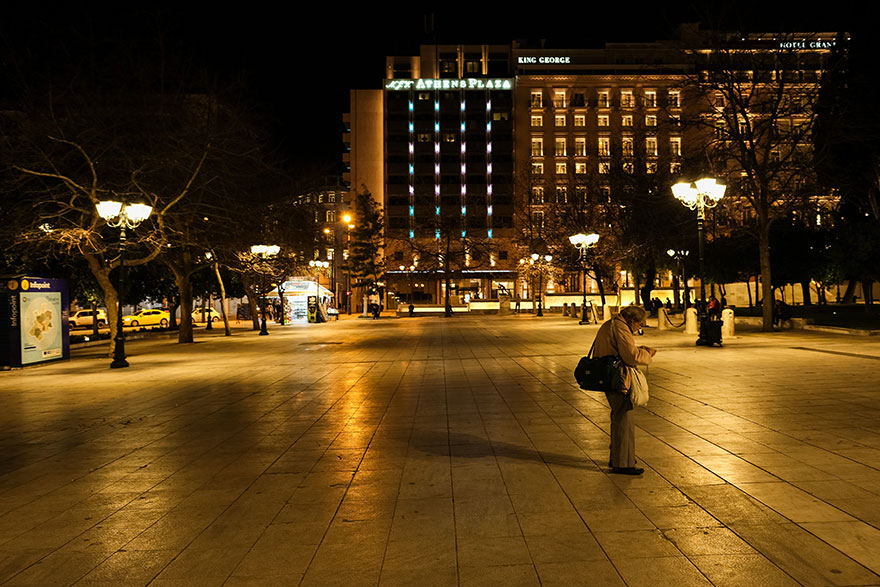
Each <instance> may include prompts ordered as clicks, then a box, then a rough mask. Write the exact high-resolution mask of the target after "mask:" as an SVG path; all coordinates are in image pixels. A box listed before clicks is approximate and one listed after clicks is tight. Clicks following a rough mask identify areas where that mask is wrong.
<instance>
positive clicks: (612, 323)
mask: <svg viewBox="0 0 880 587" xmlns="http://www.w3.org/2000/svg"><path fill="white" fill-rule="evenodd" d="M608 355H618V356H619V357H620V358H621V359H622V360H623V362H624V363H626V364H627V365H629V366H630V367H635V366H636V365H648V364H650V363H651V359H652V358H653V357H651V353H649V352H648V351H646V350H645V349H642V348H639V346H638V345H637V344H636V339H635V337H634V336H633V333H632V331H631V330H630V329H629V326H628V325H627V323H626V320H624V319H623V317H622V316H619V315H618V316H615V317H614V318H612V319H611V320H609V321H608V322H606V323H605V324H603V325H602V326H601V327H600V328H599V332H597V333H596V342H595V346H594V347H593V356H594V357H606V356H608ZM630 384H631V381H630V375H629V373H626V375H625V377H624V381H623V386H624V389H629V388H630Z"/></svg>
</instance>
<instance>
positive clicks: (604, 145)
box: [599, 137, 611, 157]
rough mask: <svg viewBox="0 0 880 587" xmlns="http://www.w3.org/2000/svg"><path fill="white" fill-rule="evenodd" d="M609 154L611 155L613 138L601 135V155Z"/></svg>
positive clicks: (606, 155)
mask: <svg viewBox="0 0 880 587" xmlns="http://www.w3.org/2000/svg"><path fill="white" fill-rule="evenodd" d="M609 155H611V139H609V138H608V137H599V156H600V157H608V156H609Z"/></svg>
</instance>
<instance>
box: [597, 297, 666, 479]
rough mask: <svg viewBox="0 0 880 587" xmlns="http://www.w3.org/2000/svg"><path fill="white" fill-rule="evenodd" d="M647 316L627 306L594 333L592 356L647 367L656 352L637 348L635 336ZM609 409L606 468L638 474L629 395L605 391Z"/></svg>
mask: <svg viewBox="0 0 880 587" xmlns="http://www.w3.org/2000/svg"><path fill="white" fill-rule="evenodd" d="M647 317H648V313H647V312H645V310H644V308H641V307H640V306H627V307H625V308H623V309H622V310H621V311H620V314H618V315H617V316H615V317H614V318H612V319H611V320H609V321H608V322H606V323H605V324H603V325H602V327H601V328H599V332H597V333H596V342H595V345H596V346H595V347H594V349H593V356H594V357H605V356H609V355H611V356H619V357H620V358H621V360H622V361H623V363H624V364H626V365H627V366H629V367H636V366H637V365H648V364H650V362H651V360H652V359H653V358H654V355H655V354H656V353H657V349H653V348H651V347H647V346H638V345H636V340H635V336H634V334H635V333H636V332H638V331H639V330H640V329H641V328H643V327H644V326H645V321H646V319H647ZM626 371H627V372H626V373H625V375H624V377H623V382H622V384H623V389H624V390H629V389H630V386H631V384H632V381H631V378H632V376H631V375H630V373H629V372H628V370H626ZM605 397H606V398H607V399H608V404H609V405H610V406H611V458H610V459H609V461H608V466H609V467H611V472H612V473H618V474H621V475H641V474H642V473H644V472H645V470H644V469H642V468H640V467H636V439H635V425H634V423H633V420H632V418H631V414H630V412H631V411H632V409H633V405H632V402H631V401H630V398H629V394H625V393H621V392H619V391H608V392H605Z"/></svg>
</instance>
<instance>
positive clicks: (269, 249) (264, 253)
mask: <svg viewBox="0 0 880 587" xmlns="http://www.w3.org/2000/svg"><path fill="white" fill-rule="evenodd" d="M279 251H281V247H279V246H278V245H254V246H252V247H251V253H253V254H254V255H256V256H257V257H260V259H262V260H264V261H265V260H266V259H268V258H269V257H274V256H275V255H277V254H278V253H279ZM266 302H267V300H266V272H265V271H260V306H261V308H260V311H261V312H262V314H263V320H262V321H261V322H260V336H267V335H268V334H269V330H268V329H267V328H266Z"/></svg>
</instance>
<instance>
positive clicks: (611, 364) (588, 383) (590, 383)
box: [574, 340, 623, 391]
mask: <svg viewBox="0 0 880 587" xmlns="http://www.w3.org/2000/svg"><path fill="white" fill-rule="evenodd" d="M595 346H596V341H595V340H594V341H593V345H592V346H591V347H590V352H589V353H587V356H586V357H581V360H580V361H578V364H577V367H575V368H574V378H575V380H576V381H577V382H578V385H579V386H580V387H581V389H584V390H587V391H620V387H621V385H620V384H621V378H620V367H621V366H622V365H623V361H622V360H621V358H620V357H618V356H617V355H608V356H606V357H599V358H592V355H593V347H595Z"/></svg>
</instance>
